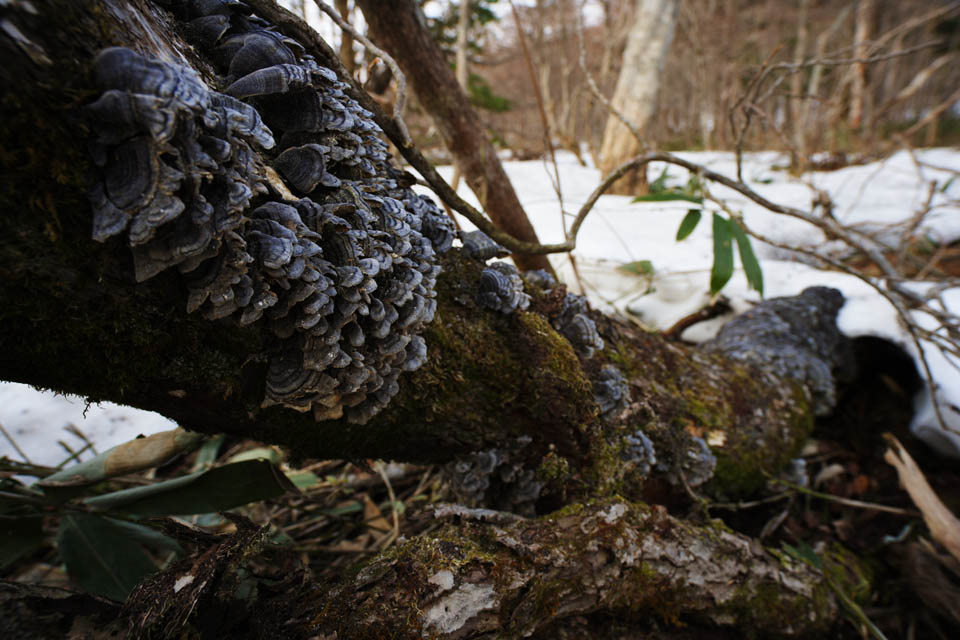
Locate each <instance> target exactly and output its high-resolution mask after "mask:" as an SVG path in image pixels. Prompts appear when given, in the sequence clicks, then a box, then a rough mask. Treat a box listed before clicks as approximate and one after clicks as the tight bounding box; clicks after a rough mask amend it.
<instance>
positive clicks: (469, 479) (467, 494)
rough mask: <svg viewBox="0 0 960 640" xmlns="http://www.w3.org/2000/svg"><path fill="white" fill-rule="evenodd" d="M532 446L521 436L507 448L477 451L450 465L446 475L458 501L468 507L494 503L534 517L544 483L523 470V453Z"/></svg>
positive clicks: (527, 470)
mask: <svg viewBox="0 0 960 640" xmlns="http://www.w3.org/2000/svg"><path fill="white" fill-rule="evenodd" d="M530 442H532V440H531V438H530V437H529V436H521V437H519V438H517V439H516V440H513V441H512V442H510V443H509V444H508V445H507V446H506V447H501V448H495V449H486V450H483V451H475V452H473V453H471V454H469V455H467V456H464V457H463V458H460V459H459V460H456V461H454V462H450V463H448V464H447V465H446V466H445V467H444V471H445V473H446V475H447V476H448V477H449V478H450V480H451V483H450V484H451V488H452V489H453V491H454V493H455V494H456V496H457V498H458V500H459V501H461V502H462V503H463V504H465V505H467V506H476V505H480V504H487V503H491V502H492V503H493V504H494V505H495V506H496V507H497V508H498V509H502V510H505V511H509V512H511V513H521V514H522V513H532V512H533V507H534V503H535V502H536V500H537V498H539V497H540V492H541V490H542V489H543V483H542V482H541V481H539V480H537V476H536V472H535V471H534V470H532V469H527V468H525V467H524V463H523V455H522V451H523V450H524V449H525V448H526V446H527V445H528V444H530ZM491 494H496V495H491Z"/></svg>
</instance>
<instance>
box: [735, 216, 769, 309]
mask: <svg viewBox="0 0 960 640" xmlns="http://www.w3.org/2000/svg"><path fill="white" fill-rule="evenodd" d="M730 230H731V231H733V237H734V238H736V240H737V249H738V250H739V251H740V262H741V263H743V270H744V271H745V272H746V274H747V284H749V285H750V288H751V289H754V290H755V291H756V292H757V293H759V294H760V296H761V297H763V270H762V269H761V268H760V263H759V262H758V261H757V256H756V254H754V253H753V246H752V245H751V244H750V237H749V236H748V235H747V234H746V233H745V232H744V230H743V227H741V226H740V225H739V224H737V222H735V221H733V220H731V221H730Z"/></svg>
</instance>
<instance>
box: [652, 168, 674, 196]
mask: <svg viewBox="0 0 960 640" xmlns="http://www.w3.org/2000/svg"><path fill="white" fill-rule="evenodd" d="M669 177H670V176H669V174H667V167H664V168H663V171H661V172H660V175H659V176H657V179H656V180H654V181H653V182H651V183H650V193H661V192H663V191H666V190H667V179H668V178H669Z"/></svg>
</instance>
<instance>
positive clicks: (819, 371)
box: [701, 287, 856, 415]
mask: <svg viewBox="0 0 960 640" xmlns="http://www.w3.org/2000/svg"><path fill="white" fill-rule="evenodd" d="M843 303H844V298H843V294H841V293H840V292H839V291H837V290H836V289H832V288H830V287H808V288H806V289H804V290H803V291H802V292H801V293H800V295H797V296H790V297H784V298H772V299H770V300H766V301H764V302H762V303H760V304H759V305H757V306H756V307H754V308H753V309H751V310H749V311H747V312H746V313H744V314H742V315H740V316H737V317H736V318H734V319H733V320H731V321H730V322H728V323H727V324H725V325H724V326H723V328H722V329H721V330H720V332H719V333H718V334H717V336H716V337H715V338H713V339H712V340H709V341H707V342H705V343H703V345H701V347H702V348H703V349H704V350H706V351H712V352H719V353H723V354H725V355H726V356H727V357H729V358H733V359H735V360H740V361H744V362H749V363H752V364H756V365H758V366H759V367H762V368H764V369H766V370H769V371H772V372H773V373H775V374H776V375H778V376H780V377H790V378H794V379H797V380H799V381H800V382H802V383H803V384H804V385H805V387H806V388H807V390H808V391H809V393H810V395H811V399H812V402H813V410H814V413H815V414H816V415H825V414H828V413H830V411H831V410H832V409H833V407H834V405H835V404H836V380H835V376H838V377H839V378H840V379H847V378H849V377H852V374H853V371H854V369H855V367H856V365H855V361H854V358H853V352H852V349H851V346H850V343H849V341H848V340H847V338H846V337H845V336H844V335H843V334H842V333H840V330H839V329H838V328H837V314H838V313H839V311H840V308H841V307H842V306H843Z"/></svg>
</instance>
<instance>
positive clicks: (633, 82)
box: [600, 0, 678, 195]
mask: <svg viewBox="0 0 960 640" xmlns="http://www.w3.org/2000/svg"><path fill="white" fill-rule="evenodd" d="M677 10H678V3H677V2H676V0H638V2H637V10H636V13H635V15H634V22H633V26H632V27H631V28H630V33H629V35H628V36H627V47H626V49H625V50H624V52H623V62H622V64H621V67H620V76H619V78H618V79H617V88H616V89H615V90H614V93H613V99H612V100H611V104H612V105H613V107H614V108H615V109H617V110H618V111H619V112H620V113H621V114H622V115H623V116H624V117H625V118H626V119H627V120H628V121H629V122H631V123H632V124H633V126H634V127H636V128H637V129H638V131H639V132H640V133H641V135H643V133H644V128H645V127H646V126H647V122H648V121H649V120H650V118H651V117H652V116H653V113H654V111H655V110H656V106H657V93H658V91H659V89H660V74H661V73H662V72H663V65H664V63H665V61H666V57H667V52H668V51H669V50H670V43H671V42H672V40H673V31H674V28H675V27H676V23H677ZM645 144H646V141H644V140H637V139H636V137H634V135H633V134H632V133H631V132H630V130H629V128H628V127H627V126H626V125H624V124H623V122H621V121H620V119H619V118H617V116H615V115H613V114H610V115H609V116H608V117H607V125H606V128H605V129H604V131H603V142H602V143H601V146H600V170H601V172H602V173H603V174H604V175H606V174H609V173H610V172H611V171H613V170H614V169H615V168H616V167H618V166H620V165H621V164H623V163H624V162H626V161H627V160H629V159H630V158H632V157H634V156H636V155H638V154H640V153H641V152H643V151H644V146H645ZM646 191H647V178H646V171H645V170H641V171H633V172H631V173H629V174H627V175H626V176H624V177H623V178H621V179H620V180H619V181H617V184H615V185H614V187H613V189H612V190H611V191H609V193H620V194H633V195H639V194H641V193H645V192H646Z"/></svg>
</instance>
